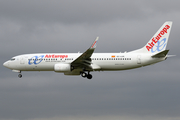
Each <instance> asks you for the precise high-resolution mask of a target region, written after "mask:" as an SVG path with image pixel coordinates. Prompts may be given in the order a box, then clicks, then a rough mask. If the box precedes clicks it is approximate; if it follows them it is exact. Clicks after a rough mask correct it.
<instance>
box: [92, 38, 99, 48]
mask: <svg viewBox="0 0 180 120" xmlns="http://www.w3.org/2000/svg"><path fill="white" fill-rule="evenodd" d="M98 39H99V37H97V38H96V39H95V41H94V42H93V44H92V45H91V47H90V48H91V49H95V48H96V46H97V42H98Z"/></svg>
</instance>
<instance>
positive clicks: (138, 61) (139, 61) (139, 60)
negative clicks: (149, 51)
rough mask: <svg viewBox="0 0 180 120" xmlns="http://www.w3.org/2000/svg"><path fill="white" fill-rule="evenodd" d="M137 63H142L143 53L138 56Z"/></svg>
mask: <svg viewBox="0 0 180 120" xmlns="http://www.w3.org/2000/svg"><path fill="white" fill-rule="evenodd" d="M137 64H141V55H138V56H137Z"/></svg>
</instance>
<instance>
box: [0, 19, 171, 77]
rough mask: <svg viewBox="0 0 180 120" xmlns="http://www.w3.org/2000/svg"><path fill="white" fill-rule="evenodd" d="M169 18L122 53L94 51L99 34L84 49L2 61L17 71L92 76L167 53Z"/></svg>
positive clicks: (144, 63)
mask: <svg viewBox="0 0 180 120" xmlns="http://www.w3.org/2000/svg"><path fill="white" fill-rule="evenodd" d="M171 27H172V21H167V22H165V23H164V24H163V25H162V26H161V27H160V29H159V30H158V31H157V32H156V33H155V34H154V36H153V37H152V38H151V39H150V40H149V41H148V43H147V44H146V45H145V46H144V47H142V48H140V49H137V50H134V51H130V52H125V53H94V50H95V48H96V46H97V42H98V39H99V37H97V38H96V39H95V41H94V42H93V44H92V45H91V46H90V48H89V49H87V50H86V51H85V52H84V53H36V54H23V55H18V56H15V57H12V58H11V59H10V60H8V61H6V62H5V63H4V64H3V65H4V66H5V67H6V68H9V69H11V70H12V71H13V72H17V73H19V74H18V77H19V78H21V77H22V74H21V72H22V71H55V72H57V73H64V75H81V76H82V77H84V78H87V79H92V75H91V74H90V72H93V71H120V70H129V69H134V68H139V67H143V66H147V65H152V64H155V63H158V62H161V61H164V60H166V59H167V57H171V56H170V55H167V54H168V52H169V50H166V46H167V42H168V38H169V34H170V31H171Z"/></svg>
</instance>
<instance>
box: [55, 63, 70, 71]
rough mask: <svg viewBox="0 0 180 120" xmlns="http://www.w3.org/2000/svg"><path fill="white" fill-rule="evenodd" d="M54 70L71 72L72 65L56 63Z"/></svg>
mask: <svg viewBox="0 0 180 120" xmlns="http://www.w3.org/2000/svg"><path fill="white" fill-rule="evenodd" d="M54 71H55V72H69V71H71V65H70V64H55V65H54Z"/></svg>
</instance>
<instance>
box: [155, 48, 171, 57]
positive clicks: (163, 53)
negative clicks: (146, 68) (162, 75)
mask: <svg viewBox="0 0 180 120" xmlns="http://www.w3.org/2000/svg"><path fill="white" fill-rule="evenodd" d="M168 52H169V50H164V51H162V52H160V53H157V54H155V55H153V56H152V57H154V58H156V57H166V55H167V54H168Z"/></svg>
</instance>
